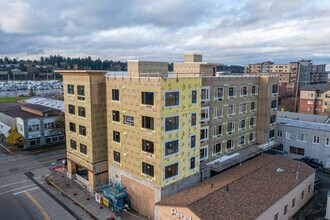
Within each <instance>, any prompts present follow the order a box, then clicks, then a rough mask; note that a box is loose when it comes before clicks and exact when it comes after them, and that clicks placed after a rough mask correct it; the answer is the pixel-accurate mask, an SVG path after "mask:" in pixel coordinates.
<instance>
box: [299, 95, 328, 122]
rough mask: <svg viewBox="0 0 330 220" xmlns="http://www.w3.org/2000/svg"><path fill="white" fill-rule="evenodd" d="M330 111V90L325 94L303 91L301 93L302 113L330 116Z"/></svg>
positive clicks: (300, 106) (300, 108) (300, 104)
mask: <svg viewBox="0 0 330 220" xmlns="http://www.w3.org/2000/svg"><path fill="white" fill-rule="evenodd" d="M329 109H330V90H329V91H325V92H319V91H307V90H302V91H301V92H300V100H299V112H300V113H304V114H314V115H328V116H330V110H329Z"/></svg>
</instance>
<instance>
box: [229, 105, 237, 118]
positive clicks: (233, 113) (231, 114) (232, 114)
mask: <svg viewBox="0 0 330 220" xmlns="http://www.w3.org/2000/svg"><path fill="white" fill-rule="evenodd" d="M229 106H231V105H228V108H227V116H230V117H231V116H234V115H236V104H232V106H233V110H234V111H233V112H232V113H230V114H229V112H228V110H229Z"/></svg>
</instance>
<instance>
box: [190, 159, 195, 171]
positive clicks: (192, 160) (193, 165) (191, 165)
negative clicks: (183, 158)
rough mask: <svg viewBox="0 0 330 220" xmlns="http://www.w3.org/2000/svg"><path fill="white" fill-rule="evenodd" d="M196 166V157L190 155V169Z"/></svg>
mask: <svg viewBox="0 0 330 220" xmlns="http://www.w3.org/2000/svg"><path fill="white" fill-rule="evenodd" d="M195 168H196V157H190V169H191V170H193V169H195Z"/></svg>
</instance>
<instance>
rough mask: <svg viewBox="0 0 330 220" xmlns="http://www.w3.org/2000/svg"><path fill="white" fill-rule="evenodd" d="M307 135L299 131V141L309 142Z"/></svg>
mask: <svg viewBox="0 0 330 220" xmlns="http://www.w3.org/2000/svg"><path fill="white" fill-rule="evenodd" d="M301 135H303V136H301ZM300 137H304V138H303V140H301V139H300ZM306 137H307V135H306V134H302V133H298V134H297V141H300V142H307V140H306Z"/></svg>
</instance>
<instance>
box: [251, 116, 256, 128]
mask: <svg viewBox="0 0 330 220" xmlns="http://www.w3.org/2000/svg"><path fill="white" fill-rule="evenodd" d="M256 121H257V119H256V117H251V118H250V127H253V126H255V125H256Z"/></svg>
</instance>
